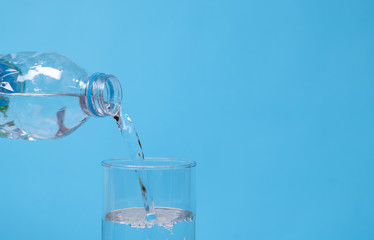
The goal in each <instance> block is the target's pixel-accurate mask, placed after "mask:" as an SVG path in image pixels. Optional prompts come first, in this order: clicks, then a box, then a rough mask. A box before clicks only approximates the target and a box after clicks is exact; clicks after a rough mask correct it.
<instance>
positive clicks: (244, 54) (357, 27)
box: [0, 0, 374, 240]
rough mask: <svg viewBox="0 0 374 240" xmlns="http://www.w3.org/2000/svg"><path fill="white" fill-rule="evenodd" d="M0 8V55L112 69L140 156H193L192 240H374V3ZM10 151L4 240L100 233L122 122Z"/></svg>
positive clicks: (5, 151) (196, 1) (2, 184)
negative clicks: (108, 163)
mask: <svg viewBox="0 0 374 240" xmlns="http://www.w3.org/2000/svg"><path fill="white" fill-rule="evenodd" d="M0 6H1V10H2V11H1V33H0V46H1V52H3V53H10V52H19V51H25V50H36V51H56V52H59V53H62V54H64V55H66V56H68V57H69V58H71V59H72V60H73V61H75V62H76V63H78V64H79V65H80V66H82V67H84V68H85V69H86V70H87V71H89V72H91V73H92V72H96V71H101V72H107V73H112V74H114V75H116V76H117V77H118V78H119V79H120V80H121V83H122V85H123V89H124V100H125V101H124V104H125V106H126V109H127V111H128V112H129V113H130V114H131V115H132V118H133V120H134V122H135V123H136V126H137V129H138V131H139V134H140V136H141V138H142V141H143V146H144V149H145V152H146V155H148V156H157V157H184V158H189V159H192V160H195V161H197V163H198V174H197V204H198V213H197V214H198V219H197V239H200V240H202V239H259V240H265V239H266V240H268V239H269V240H270V239H277V240H278V239H287V240H288V239H289V240H293V239H295V240H299V239H360V240H366V239H374V228H373V224H374V190H373V189H374V174H373V173H374V161H373V157H374V147H373V144H374V124H373V123H374V109H373V107H374V94H373V92H374V81H373V76H374V67H373V64H374V44H373V43H374V27H373V24H374V2H373V1H363V0H355V1H353V0H352V1H341V0H340V1H337V0H336V1H333V0H327V1H325V0H324V1H322V0H315V1H301V0H300V1H297V0H284V1H276V0H274V1H272V0H266V1H260V0H250V1H239V0H237V1H236V0H230V1H229V0H215V1H209V0H190V1H170V0H166V1H145V0H137V1H135V0H126V1H120V0H118V1H115V0H106V1H92V0H91V1H83V0H81V1H70V0H65V1H41V0H35V1H2V2H1V5H0ZM0 142H1V159H0V163H1V164H0V189H1V192H0V209H1V210H0V239H4V240H19V239H35V240H49V239H54V240H66V239H69V240H78V239H79V240H81V239H90V240H99V239H100V235H101V234H100V228H101V226H100V216H101V209H102V208H101V206H102V201H101V200H102V199H101V197H102V186H103V169H102V167H101V166H100V161H101V160H103V159H107V158H111V157H121V156H127V150H126V147H125V145H124V144H123V142H122V141H121V138H120V134H119V133H118V130H117V129H116V126H115V123H114V121H113V120H112V119H109V118H108V119H105V118H102V119H90V120H89V121H88V122H87V123H85V124H84V126H82V127H81V128H80V129H78V130H77V131H76V132H75V133H73V134H72V135H70V136H68V137H66V138H64V139H60V140H56V141H38V142H25V141H16V140H7V139H0Z"/></svg>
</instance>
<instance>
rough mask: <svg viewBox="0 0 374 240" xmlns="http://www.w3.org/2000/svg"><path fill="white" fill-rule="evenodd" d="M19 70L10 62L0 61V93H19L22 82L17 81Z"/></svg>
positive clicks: (22, 85) (22, 87)
mask: <svg viewBox="0 0 374 240" xmlns="http://www.w3.org/2000/svg"><path fill="white" fill-rule="evenodd" d="M19 76H20V72H19V71H18V70H17V68H16V67H14V66H12V64H10V63H6V62H1V61H0V93H21V92H23V89H24V82H23V81H19V79H18V77H19Z"/></svg>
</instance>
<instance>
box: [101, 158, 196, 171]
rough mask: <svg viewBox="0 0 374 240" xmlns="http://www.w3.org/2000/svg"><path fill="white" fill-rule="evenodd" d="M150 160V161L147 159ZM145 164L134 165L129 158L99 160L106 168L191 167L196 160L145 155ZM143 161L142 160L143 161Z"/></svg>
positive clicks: (154, 168) (155, 168) (150, 168)
mask: <svg viewBox="0 0 374 240" xmlns="http://www.w3.org/2000/svg"><path fill="white" fill-rule="evenodd" d="M149 160H151V161H149ZM145 162H147V164H145V165H135V164H134V163H133V160H132V159H130V158H111V159H107V160H104V161H102V162H101V166H103V167H108V168H119V169H124V170H166V169H184V168H193V167H195V166H196V162H195V161H192V160H188V159H184V158H156V157H146V158H145ZM150 162H154V163H156V162H157V163H161V164H160V165H150V164H148V163H150ZM143 163H144V162H143Z"/></svg>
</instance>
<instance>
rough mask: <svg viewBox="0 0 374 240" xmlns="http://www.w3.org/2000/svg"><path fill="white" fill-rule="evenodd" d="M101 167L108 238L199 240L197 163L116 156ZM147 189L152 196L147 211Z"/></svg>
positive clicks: (104, 236)
mask: <svg viewBox="0 0 374 240" xmlns="http://www.w3.org/2000/svg"><path fill="white" fill-rule="evenodd" d="M102 165H103V166H104V168H105V194H104V198H105V199H104V214H103V218H102V239H103V240H146V239H150V240H195V218H196V213H195V166H196V163H195V162H193V161H189V160H184V159H166V158H146V159H145V160H143V161H138V162H137V163H136V165H135V164H134V162H133V161H132V160H129V159H111V160H106V161H103V162H102ZM142 186H143V187H142ZM142 193H143V194H145V195H147V197H148V198H149V199H153V202H152V203H151V206H149V207H150V209H151V210H150V214H148V215H147V213H146V210H145V204H144V201H143V199H144V198H143V196H142ZM152 205H153V206H152ZM152 213H154V214H152Z"/></svg>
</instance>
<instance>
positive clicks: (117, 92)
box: [85, 73, 122, 117]
mask: <svg viewBox="0 0 374 240" xmlns="http://www.w3.org/2000/svg"><path fill="white" fill-rule="evenodd" d="M85 93H86V101H85V102H86V107H85V109H86V113H87V114H88V115H91V116H94V117H104V116H114V115H116V114H117V113H118V111H119V110H120V107H121V101H122V88H121V84H120V82H119V81H118V79H117V78H116V77H115V76H113V75H110V74H104V73H94V74H92V75H91V76H90V78H89V80H88V83H87V87H86V91H85Z"/></svg>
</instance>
